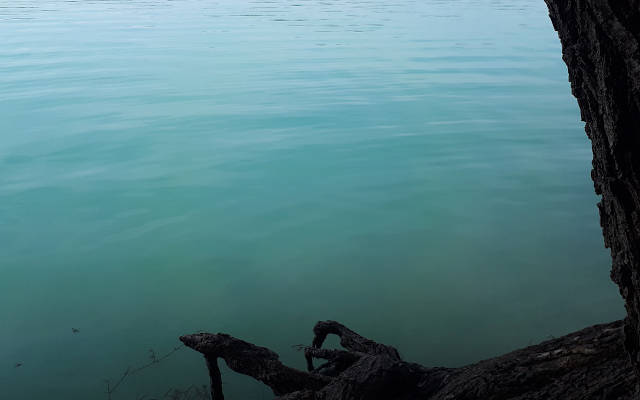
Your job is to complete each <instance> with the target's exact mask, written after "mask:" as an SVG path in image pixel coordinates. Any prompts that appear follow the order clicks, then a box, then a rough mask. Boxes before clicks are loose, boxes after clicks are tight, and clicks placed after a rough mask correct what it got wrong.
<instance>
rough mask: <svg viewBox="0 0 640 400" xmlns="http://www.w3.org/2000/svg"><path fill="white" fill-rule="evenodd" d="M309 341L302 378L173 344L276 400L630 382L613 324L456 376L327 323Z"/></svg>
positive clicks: (525, 394)
mask: <svg viewBox="0 0 640 400" xmlns="http://www.w3.org/2000/svg"><path fill="white" fill-rule="evenodd" d="M314 333H315V337H314V339H313V342H312V346H310V347H307V348H305V356H306V357H307V359H310V358H321V359H324V360H326V362H325V363H324V364H323V365H321V366H320V367H318V368H312V369H311V371H310V372H303V371H299V370H296V369H293V368H289V367H286V366H284V365H283V364H282V363H280V361H278V356H277V354H276V353H274V352H273V351H271V350H269V349H267V348H264V347H258V346H255V345H252V344H250V343H247V342H244V341H242V340H239V339H235V338H233V337H231V336H229V335H225V334H208V333H200V334H195V335H187V336H183V337H182V338H181V340H182V341H183V342H184V344H185V345H187V346H189V347H191V348H193V349H194V350H197V351H199V352H201V353H203V354H204V356H205V358H206V359H207V360H208V365H209V368H210V375H211V376H213V377H217V376H219V371H217V368H218V367H217V364H214V363H212V362H211V360H215V359H217V358H223V359H224V360H225V361H226V362H227V364H228V365H229V367H230V368H231V369H233V370H234V371H236V372H239V373H242V374H245V375H249V376H252V377H254V378H256V379H258V380H260V381H262V382H264V383H265V384H267V385H268V386H270V387H271V388H272V389H273V391H274V394H275V395H277V396H279V397H278V399H280V400H285V399H286V400H392V399H398V400H413V399H415V400H417V399H422V400H426V399H432V400H451V399H461V400H480V399H482V400H507V399H521V400H524V399H541V400H542V399H544V400H550V399H558V400H560V399H562V400H572V399H575V400H578V399H580V400H583V399H602V400H607V399H608V400H614V399H616V400H618V399H622V400H623V399H632V398H634V397H633V388H634V384H635V374H634V371H633V368H632V367H631V364H630V363H629V361H628V358H627V356H626V354H625V352H624V350H623V345H622V343H623V335H622V322H621V321H617V322H613V323H610V324H604V325H596V326H593V327H590V328H586V329H583V330H581V331H579V332H576V333H573V334H570V335H567V336H564V337H562V338H558V339H553V340H549V341H546V342H544V343H541V344H539V345H535V346H530V347H527V348H525V349H522V350H518V351H515V352H512V353H509V354H506V355H503V356H501V357H496V358H493V359H490V360H486V361H482V362H479V363H477V364H473V365H470V366H466V367H462V368H427V367H423V366H421V365H418V364H415V363H409V362H406V361H403V360H402V359H401V358H400V356H399V354H398V352H397V350H396V349H395V348H393V347H391V346H387V345H384V344H380V343H377V342H375V341H373V340H370V339H367V338H365V337H363V336H360V335H359V334H357V333H355V332H354V331H352V330H350V329H348V328H347V327H345V326H344V325H342V324H339V323H337V322H335V321H325V322H319V323H318V324H316V326H315V328H314ZM328 334H337V335H338V336H340V339H341V343H342V345H343V347H345V350H327V349H322V348H321V346H322V343H323V342H324V339H325V338H326V336H327V335H328ZM212 369H213V371H212ZM218 382H219V380H218V379H217V378H216V379H212V383H213V384H215V385H216V388H215V390H213V385H212V393H213V395H214V397H213V398H214V400H218V399H221V398H222V385H221V383H220V384H219V385H218ZM215 396H217V397H215Z"/></svg>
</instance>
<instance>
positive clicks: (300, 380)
mask: <svg viewBox="0 0 640 400" xmlns="http://www.w3.org/2000/svg"><path fill="white" fill-rule="evenodd" d="M180 340H181V341H182V342H183V343H184V344H185V345H186V346H187V347H190V348H192V349H194V350H196V351H198V352H200V353H202V354H203V355H204V357H205V360H206V361H207V367H208V369H209V377H210V379H211V396H212V399H213V400H223V399H224V394H223V392H222V379H221V377H220V370H219V368H218V364H217V359H218V358H222V359H223V360H224V361H225V362H226V363H227V365H228V366H229V368H231V369H232V370H234V371H235V372H238V373H240V374H244V375H248V376H251V377H253V378H255V379H257V380H259V381H261V382H263V383H264V384H265V385H267V386H269V387H270V388H271V389H272V390H273V393H274V394H275V395H277V396H281V395H284V394H287V393H292V392H296V391H300V390H318V389H321V388H322V387H323V386H325V385H326V384H327V383H328V382H329V378H327V377H323V376H320V375H315V374H309V373H307V372H303V371H299V370H297V369H294V368H290V367H287V366H286V365H284V364H282V363H281V362H280V360H279V359H278V355H277V354H276V353H274V352H273V351H271V350H269V349H267V348H265V347H259V346H255V345H253V344H251V343H248V342H245V341H243V340H240V339H236V338H234V337H232V336H229V335H226V334H222V333H219V334H211V333H197V334H193V335H185V336H181V337H180Z"/></svg>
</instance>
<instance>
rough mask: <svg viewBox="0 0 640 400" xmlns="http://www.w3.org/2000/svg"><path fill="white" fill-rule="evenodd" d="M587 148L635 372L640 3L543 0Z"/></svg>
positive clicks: (639, 305) (638, 343) (639, 279)
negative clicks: (588, 143) (559, 44)
mask: <svg viewBox="0 0 640 400" xmlns="http://www.w3.org/2000/svg"><path fill="white" fill-rule="evenodd" d="M545 1H546V2H547V5H548V7H549V15H550V16H551V21H552V22H553V26H554V28H555V29H556V30H557V31H558V34H559V36H560V41H561V42H562V58H563V59H564V61H565V62H566V64H567V67H568V69H569V80H570V81H571V88H572V91H573V94H574V96H575V97H576V98H577V99H578V104H579V105H580V110H581V111H582V119H583V120H584V121H585V122H586V125H585V130H586V132H587V135H588V136H589V139H591V143H592V147H593V170H592V172H591V176H592V178H593V182H594V185H595V189H596V193H598V194H601V195H602V201H601V202H600V203H599V204H598V208H599V209H600V223H601V225H602V231H603V234H604V242H605V246H607V247H608V248H610V249H611V257H612V259H613V267H612V270H611V278H612V279H613V281H614V282H615V283H616V284H618V286H619V287H620V293H621V294H622V296H623V297H624V300H625V303H626V308H627V318H626V320H625V335H626V342H625V347H626V349H627V351H628V352H629V354H630V356H631V361H632V363H633V365H634V366H635V367H636V368H637V369H638V371H639V372H640V358H639V356H640V330H639V329H640V325H639V316H640V276H639V274H638V273H639V271H640V269H639V266H640V264H639V263H640V214H639V212H638V211H639V210H640V1H638V0H545Z"/></svg>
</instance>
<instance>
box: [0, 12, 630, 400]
mask: <svg viewBox="0 0 640 400" xmlns="http://www.w3.org/2000/svg"><path fill="white" fill-rule="evenodd" d="M0 38H1V40H0V387H2V393H1V394H0V397H2V398H3V399H5V398H6V399H11V400H21V399H36V398H45V397H46V398H47V399H53V400H62V399H64V400H67V399H106V395H105V394H104V382H103V381H104V379H112V380H117V378H118V377H119V376H120V375H121V374H122V372H123V371H124V370H125V369H126V367H127V366H128V365H131V366H132V367H136V366H138V365H142V364H144V363H145V362H146V361H147V360H148V349H149V348H153V349H155V351H157V352H158V354H159V355H160V354H161V353H164V352H166V351H169V350H170V349H171V348H172V347H173V346H175V345H177V343H178V342H177V337H178V336H179V335H181V334H184V333H190V332H193V331H196V330H209V331H213V332H218V331H226V332H229V333H232V334H233V335H235V336H238V337H241V338H244V339H247V340H250V341H254V342H256V343H258V344H262V345H266V346H269V347H271V348H273V349H274V350H276V351H278V352H279V353H280V354H281V357H282V359H283V360H284V361H285V362H287V363H289V364H291V365H293V366H297V367H303V357H302V355H301V354H300V353H298V352H296V351H295V350H294V349H293V348H292V347H291V345H295V344H299V343H309V342H310V340H311V328H312V326H313V324H314V323H315V321H317V320H321V319H337V320H340V321H342V322H344V323H345V324H347V325H349V326H351V327H353V328H354V329H356V330H357V331H359V332H361V333H362V334H364V335H366V336H370V337H372V338H374V339H377V340H379V341H383V342H386V343H389V344H394V345H396V346H397V347H398V348H399V349H400V351H401V353H402V354H403V355H404V357H405V358H406V359H408V360H412V361H417V362H421V363H424V364H426V365H432V366H433V365H448V366H455V365H461V364H464V363H469V362H473V361H476V360H479V359H481V358H486V357H490V356H494V355H497V354H499V353H503V352H506V351H509V350H512V349H515V348H517V347H520V346H525V345H527V344H529V343H532V342H536V341H539V340H542V339H545V338H547V337H549V335H555V336H558V335H561V334H564V333H567V332H569V331H571V330H574V329H578V328H581V327H583V326H585V325H588V324H592V323H597V322H603V321H608V320H612V319H615V318H619V317H621V316H622V315H623V308H622V304H621V301H620V299H619V296H618V293H617V289H616V288H615V287H614V285H613V284H612V283H610V281H609V278H608V274H609V265H610V261H609V258H608V253H607V252H606V251H605V249H604V248H603V244H602V239H601V234H600V229H599V226H598V217H597V210H596V205H595V204H596V202H597V198H596V196H595V194H594V193H593V188H592V184H591V181H590V178H589V171H590V159H591V155H590V144H589V142H588V140H587V138H586V137H585V134H584V131H583V124H582V123H581V122H580V118H579V111H578V108H577V105H576V102H575V100H574V99H573V98H572V97H571V94H570V88H569V84H568V82H567V71H566V67H565V65H564V64H563V62H562V59H561V54H560V44H559V41H558V39H557V36H556V33H555V32H554V31H553V29H552V27H551V23H550V21H549V20H548V17H547V10H546V9H545V6H544V2H543V1H542V0H538V1H531V0H517V1H514V0H508V1H507V0H504V1H500V0H484V1H479V0H458V1H451V0H448V1H443V0H419V1H418V0H416V1H412V0H394V1H383V0H371V1H368V0H361V1H316V0H272V1H238V0H233V1H232V0H221V1H204V0H174V1H160V0H156V1H150V0H136V1H134V0H129V1H125V0H103V1H89V0H87V1H82V0H80V1H57V0H42V1H36V0H30V1H25V0H0ZM72 327H73V328H77V329H79V330H80V332H79V333H76V334H74V333H72V331H71V328H72ZM16 363H22V364H23V365H22V366H21V367H19V368H15V367H14V365H15V364H16ZM224 380H225V382H226V383H227V386H226V390H227V394H228V395H229V398H231V399H263V398H264V399H266V398H269V397H270V396H269V393H268V392H266V391H265V390H264V389H263V387H262V386H261V385H259V384H257V383H254V382H253V381H251V380H249V379H246V378H242V377H238V376H237V375H235V374H233V373H229V372H227V373H225V375H224ZM206 382H207V379H206V371H205V367H204V363H203V361H202V359H201V357H200V356H199V355H198V354H196V353H194V352H191V351H188V350H182V351H179V352H178V353H176V354H174V355H172V356H171V357H170V358H168V359H167V360H166V361H163V362H162V363H161V364H160V365H158V366H156V367H153V368H149V369H147V370H146V371H145V372H143V373H140V374H138V375H135V376H133V377H131V378H129V379H128V380H126V381H125V382H124V383H123V385H122V386H121V387H120V388H119V389H118V391H117V392H116V393H114V395H113V399H114V400H116V399H117V400H120V399H134V398H135V396H136V394H149V395H156V396H161V395H162V394H163V393H165V392H166V390H167V389H169V388H171V387H182V388H184V387H187V386H189V385H190V384H202V383H206Z"/></svg>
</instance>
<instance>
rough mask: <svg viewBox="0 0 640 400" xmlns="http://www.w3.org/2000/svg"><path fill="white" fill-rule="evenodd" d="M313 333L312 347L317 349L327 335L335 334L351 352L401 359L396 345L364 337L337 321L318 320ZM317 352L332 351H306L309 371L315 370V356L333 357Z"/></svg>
mask: <svg viewBox="0 0 640 400" xmlns="http://www.w3.org/2000/svg"><path fill="white" fill-rule="evenodd" d="M313 333H314V334H315V336H314V338H313V342H312V348H315V349H320V348H321V347H322V344H323V343H324V341H325V340H326V338H327V336H328V335H330V334H333V335H337V336H338V337H339V338H340V345H341V346H342V347H344V348H345V349H346V350H348V352H351V354H353V353H356V354H361V355H364V354H367V355H375V356H386V357H389V358H390V359H392V360H397V361H400V360H401V358H400V354H399V353H398V350H396V349H395V347H392V346H387V345H385V344H381V343H378V342H375V341H373V340H371V339H367V338H365V337H362V336H360V335H358V334H357V333H356V332H354V331H352V330H351V329H349V328H347V327H346V326H344V325H342V324H341V323H339V322H336V321H320V322H318V323H317V324H316V326H314V327H313ZM343 353H347V352H343ZM316 354H324V355H330V354H331V353H323V352H316V353H314V352H312V351H305V358H306V359H307V369H308V370H309V371H313V370H314V367H313V358H324V359H329V360H331V358H327V357H322V356H316ZM347 354H349V353H347ZM332 356H333V357H335V356H337V354H333V355H332Z"/></svg>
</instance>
